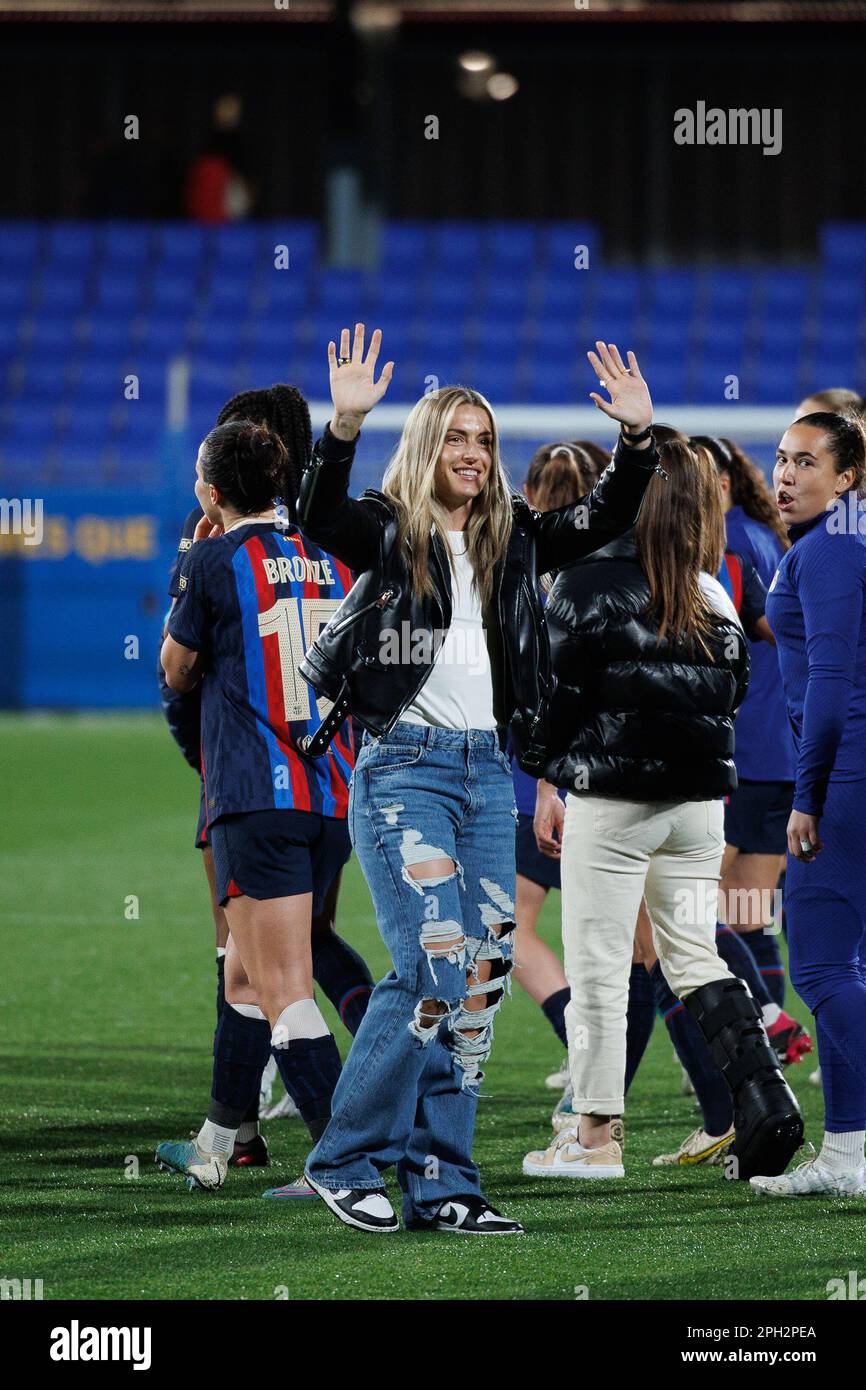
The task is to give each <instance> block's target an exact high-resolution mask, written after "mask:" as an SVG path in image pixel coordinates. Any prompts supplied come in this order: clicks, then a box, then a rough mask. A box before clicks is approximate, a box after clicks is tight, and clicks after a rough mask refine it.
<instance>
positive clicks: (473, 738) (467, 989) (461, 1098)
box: [307, 721, 515, 1220]
mask: <svg viewBox="0 0 866 1390" xmlns="http://www.w3.org/2000/svg"><path fill="white" fill-rule="evenodd" d="M349 831H350V834H351V837H352V844H353V845H354V848H355V851H356V853H357V855H358V859H359V861H360V863H361V868H362V869H363V871H364V876H365V878H366V880H367V883H368V885H369V888H370V893H371V895H372V898H373V905H374V907H375V910H376V919H377V922H378V926H379V931H380V932H381V934H382V938H383V940H384V942H385V945H386V946H387V948H388V951H389V953H390V956H391V961H392V963H393V969H392V970H391V971H390V973H389V974H388V975H386V976H385V978H384V980H381V981H380V983H379V984H378V985H377V986H376V988H375V990H374V991H373V994H372V997H371V999H370V1003H369V1006H368V1008H367V1013H366V1015H365V1017H364V1020H363V1022H362V1024H361V1027H360V1028H359V1030H358V1033H357V1036H356V1037H355V1040H354V1042H353V1043H352V1049H351V1051H350V1053H349V1056H348V1059H347V1061H346V1065H345V1066H344V1067H343V1072H342V1075H341V1077H340V1080H339V1083H338V1085H337V1089H336V1091H335V1092H334V1098H333V1103H332V1114H331V1121H330V1123H329V1125H328V1128H327V1129H326V1131H325V1133H324V1134H323V1135H322V1138H321V1139H320V1140H319V1143H318V1144H317V1146H316V1148H315V1149H314V1150H313V1152H312V1154H311V1155H310V1157H309V1160H308V1164H307V1169H308V1172H309V1173H310V1174H311V1175H312V1177H314V1178H315V1180H316V1182H318V1183H320V1184H321V1185H322V1186H325V1187H333V1188H340V1187H368V1188H381V1187H382V1173H383V1171H384V1169H386V1168H388V1167H390V1166H391V1164H396V1170H397V1180H398V1182H399V1183H400V1186H401V1188H402V1189H403V1193H404V1202H403V1215H404V1219H405V1220H411V1219H413V1218H414V1219H420V1220H425V1219H426V1220H429V1219H430V1218H431V1217H432V1216H434V1215H435V1212H436V1209H437V1208H438V1207H439V1205H440V1204H441V1203H442V1202H443V1201H444V1200H445V1199H446V1198H448V1197H456V1196H458V1195H469V1194H476V1195H478V1194H480V1192H481V1186H480V1177H479V1173H478V1169H477V1168H476V1166H475V1164H474V1163H473V1161H472V1137H473V1132H474V1127H475V1110H476V1105H477V1099H478V1087H479V1084H480V1082H481V1080H482V1077H483V1072H482V1070H481V1066H482V1063H483V1062H484V1060H485V1058H486V1057H487V1056H488V1054H489V1052H490V1047H491V1043H492V1040H493V1018H494V1015H495V1013H496V1011H497V1009H498V1008H499V1006H500V1004H501V1002H502V999H503V997H504V995H505V993H506V991H507V989H508V986H509V979H508V976H509V973H510V970H511V966H512V949H513V932H514V926H515V923H514V891H515V870H514V841H515V811H514V791H513V784H512V779H511V769H510V766H509V763H508V759H507V758H506V757H505V755H504V753H503V752H502V751H501V749H500V746H499V738H498V735H497V733H496V731H495V730H482V729H469V730H460V729H440V728H433V727H431V726H429V725H418V724H410V723H407V722H405V721H404V722H398V723H397V724H396V725H395V726H394V728H393V729H392V730H391V732H390V733H389V734H386V735H385V736H384V737H383V738H381V739H373V738H371V737H370V735H369V734H365V736H364V743H363V746H362V748H361V751H360V754H359V757H358V762H357V765H356V768H355V773H354V776H353V778H352V785H351V794H350V802H349ZM443 860H444V861H450V863H447V862H446V863H445V864H444V865H443V864H442V861H443ZM436 861H440V862H439V864H438V866H437V865H436ZM452 866H453V868H452ZM443 869H445V870H448V871H447V872H443ZM434 870H435V871H434Z"/></svg>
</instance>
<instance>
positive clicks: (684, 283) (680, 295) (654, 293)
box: [646, 269, 698, 320]
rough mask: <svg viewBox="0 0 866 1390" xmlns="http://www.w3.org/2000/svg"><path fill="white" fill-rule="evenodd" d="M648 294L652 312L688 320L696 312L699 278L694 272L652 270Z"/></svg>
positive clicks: (647, 288)
mask: <svg viewBox="0 0 866 1390" xmlns="http://www.w3.org/2000/svg"><path fill="white" fill-rule="evenodd" d="M646 292H647V305H648V307H649V309H650V312H656V313H659V314H666V315H667V316H668V317H670V318H677V319H679V320H683V319H688V318H691V317H692V315H693V314H694V311H695V302H696V299H697V294H698V278H697V275H696V273H695V271H693V270H670V269H663V270H651V271H650V272H649V274H648V276H647V286H646Z"/></svg>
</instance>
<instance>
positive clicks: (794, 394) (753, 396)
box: [740, 358, 800, 409]
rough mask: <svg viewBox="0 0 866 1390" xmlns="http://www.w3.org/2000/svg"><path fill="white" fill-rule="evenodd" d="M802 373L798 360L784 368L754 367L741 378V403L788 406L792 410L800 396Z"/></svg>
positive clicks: (763, 365) (764, 365)
mask: <svg viewBox="0 0 866 1390" xmlns="http://www.w3.org/2000/svg"><path fill="white" fill-rule="evenodd" d="M799 378H800V373H799V370H798V364H797V360H796V358H794V359H792V360H791V361H790V362H789V363H786V364H785V365H783V366H768V365H767V364H766V363H760V364H757V365H753V366H751V367H749V368H747V370H746V371H745V373H744V374H743V375H742V376H741V377H740V401H741V402H744V403H745V404H750V403H754V404H756V405H787V406H790V407H791V408H792V409H793V407H794V406H795V405H796V403H797V398H798V395H799Z"/></svg>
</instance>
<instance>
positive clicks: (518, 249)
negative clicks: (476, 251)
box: [487, 222, 543, 278]
mask: <svg viewBox="0 0 866 1390" xmlns="http://www.w3.org/2000/svg"><path fill="white" fill-rule="evenodd" d="M487 256H488V264H489V265H490V267H491V273H492V274H496V275H498V274H503V273H504V274H510V275H520V276H522V277H524V278H526V277H527V276H529V275H530V274H531V273H532V271H533V270H535V269H537V268H538V267H539V266H540V264H541V261H542V256H543V248H542V246H541V243H540V241H539V235H538V229H537V228H536V227H535V226H533V224H532V223H531V222H494V223H492V224H491V226H490V228H489V230H488V236H487Z"/></svg>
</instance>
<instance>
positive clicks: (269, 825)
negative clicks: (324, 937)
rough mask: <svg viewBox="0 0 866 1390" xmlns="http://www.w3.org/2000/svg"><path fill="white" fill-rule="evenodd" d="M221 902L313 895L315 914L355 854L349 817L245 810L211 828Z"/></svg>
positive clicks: (210, 834)
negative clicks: (243, 898) (345, 818)
mask: <svg viewBox="0 0 866 1390" xmlns="http://www.w3.org/2000/svg"><path fill="white" fill-rule="evenodd" d="M208 835H209V836H210V843H211V848H212V850H213V862H214V870H215V873H216V893H217V901H218V902H219V903H220V904H222V905H223V906H225V904H226V903H227V902H228V900H229V898H239V897H243V896H244V895H246V896H247V897H250V898H256V899H257V900H259V901H263V900H265V899H267V898H291V897H295V896H296V895H297V894H298V893H312V895H313V916H314V917H317V916H318V915H319V913H320V912H321V911H322V909H323V907H324V902H325V898H326V896H327V893H328V889H329V888H330V886H331V884H332V883H333V881H334V879H335V878H336V876H337V874H338V873H339V872H340V870H341V869H342V867H343V865H344V864H345V863H346V861H347V860H348V858H349V856H350V855H351V853H352V844H351V841H350V839H349V827H348V824H347V822H346V821H345V820H337V819H335V818H334V817H332V816H319V815H316V814H315V813H314V812H312V811H244V812H242V813H240V814H238V815H231V816H221V817H220V819H219V820H218V821H215V822H214V824H213V825H211V826H209V827H208Z"/></svg>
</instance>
